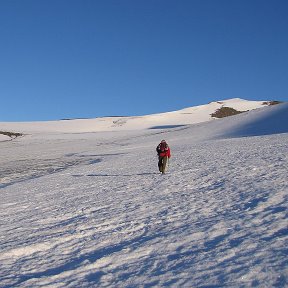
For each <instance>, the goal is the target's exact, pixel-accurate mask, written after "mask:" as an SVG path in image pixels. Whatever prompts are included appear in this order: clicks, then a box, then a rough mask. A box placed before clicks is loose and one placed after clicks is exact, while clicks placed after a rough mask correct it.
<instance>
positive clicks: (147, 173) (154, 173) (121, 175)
mask: <svg viewBox="0 0 288 288" xmlns="http://www.w3.org/2000/svg"><path fill="white" fill-rule="evenodd" d="M156 174H159V173H157V172H143V173H134V174H107V173H93V174H87V175H76V174H74V175H72V176H73V177H84V176H87V177H133V176H145V175H156Z"/></svg>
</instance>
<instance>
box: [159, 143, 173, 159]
mask: <svg viewBox="0 0 288 288" xmlns="http://www.w3.org/2000/svg"><path fill="white" fill-rule="evenodd" d="M156 151H157V153H158V156H160V157H168V158H170V157H171V151H170V148H169V146H168V144H167V143H160V144H159V145H158V146H157V148H156Z"/></svg>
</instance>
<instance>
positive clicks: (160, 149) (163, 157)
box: [156, 140, 171, 174]
mask: <svg viewBox="0 0 288 288" xmlns="http://www.w3.org/2000/svg"><path fill="white" fill-rule="evenodd" d="M156 151H157V154H158V168H159V171H160V172H161V173H162V174H165V171H166V166H167V162H168V159H169V158H170V157H171V152H170V148H169V146H168V144H167V143H166V141H165V140H162V141H161V142H160V143H159V145H158V146H157V148H156Z"/></svg>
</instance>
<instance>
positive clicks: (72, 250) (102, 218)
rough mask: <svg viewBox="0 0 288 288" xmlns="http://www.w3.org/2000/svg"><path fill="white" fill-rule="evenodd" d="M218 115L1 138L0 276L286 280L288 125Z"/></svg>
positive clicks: (130, 282) (57, 283) (12, 283)
mask: <svg viewBox="0 0 288 288" xmlns="http://www.w3.org/2000/svg"><path fill="white" fill-rule="evenodd" d="M240 116H242V115H240ZM238 119H239V118H238ZM225 121H226V122H225ZM225 121H222V120H219V122H218V120H217V121H215V122H214V121H213V123H210V124H209V125H208V124H207V123H206V124H202V125H196V126H191V127H188V126H187V127H178V128H174V129H172V128H171V129H165V130H159V131H156V130H147V131H142V132H141V133H140V132H133V133H132V132H131V133H128V134H127V133H125V134H121V133H120V134H113V133H112V134H98V133H94V134H77V135H75V134H73V135H72V134H70V135H69V134H67V135H63V137H62V138H61V137H60V136H59V135H58V134H57V135H48V136H47V135H36V136H33V137H32V136H31V137H30V138H29V137H28V136H27V137H24V138H21V139H19V140H15V141H12V142H11V141H10V142H5V143H1V148H2V149H1V150H0V159H1V173H3V171H4V173H5V175H6V176H5V177H10V178H11V179H12V178H13V177H14V176H13V175H16V176H17V177H20V178H21V177H22V178H21V182H17V181H14V180H13V179H16V178H17V177H16V178H13V179H12V180H13V181H14V182H13V181H12V180H11V183H10V184H11V185H9V186H5V187H3V188H2V189H0V194H1V203H0V219H1V226H0V287H2V288H4V287H5V288H8V287H21V288H22V287H154V286H155V287H285V286H287V285H288V283H287V276H288V275H287V244H288V243H287V240H288V229H287V211H288V210H287V197H288V196H287V192H288V183H287V168H288V153H287V151H288V144H287V143H288V134H287V133H282V134H274V133H273V134H271V135H267V136H261V137H243V138H231V139H213V137H214V136H215V135H216V136H217V137H219V135H220V134H221V133H222V135H223V134H224V133H223V131H222V132H221V131H220V128H219V127H218V128H219V129H218V130H217V129H215V127H214V126H213V125H216V124H215V123H216V122H217V123H221V125H222V128H223V126H225V125H226V124H225V123H227V120H225ZM229 121H230V120H229ZM233 121H236V120H233ZM217 125H218V124H217ZM209 127H210V128H209ZM199 131H201V132H202V133H199V134H195V133H196V132H199ZM220 132H221V133H220ZM213 135H214V136H213ZM163 138H164V139H166V140H167V141H168V143H169V144H170V146H171V149H172V158H171V161H170V165H169V168H168V173H167V174H166V175H163V176H162V175H159V174H158V173H157V158H156V155H155V147H156V145H157V144H158V141H160V140H161V139H163ZM5 155H6V158H5ZM7 155H9V156H10V157H11V160H12V161H8V160H7ZM17 159H20V160H21V161H20V163H19V162H17ZM49 169H52V170H49ZM29 170H33V172H31V173H29V172H27V171H29ZM9 171H10V172H9ZM50 172H53V173H50ZM9 173H11V175H12V176H9ZM28 174H29V175H28ZM21 175H22V176H21ZM1 177H3V176H2V174H1ZM12 182H13V183H12Z"/></svg>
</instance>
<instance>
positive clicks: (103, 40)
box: [0, 0, 288, 121]
mask: <svg viewBox="0 0 288 288" xmlns="http://www.w3.org/2000/svg"><path fill="white" fill-rule="evenodd" d="M287 15H288V1H287V0H277V1H275V0H269V1H268V0H241V1H240V0H173V1H172V0H117V1H116V0H101V1H100V0H77V1H76V0H25V1H24V0H1V1H0V105H1V109H0V121H34V120H54V119H64V118H82V117H83V118H94V117H99V116H110V115H111V116H112V115H131V116H132V115H144V114H152V113H157V112H166V111H173V110H178V109H181V108H185V107H190V106H196V105H200V104H206V103H208V102H210V101H214V100H223V99H227V98H235V97H239V98H244V99H248V100H249V99H250V100H282V101H287V100H288V33H287V31H288V17H287Z"/></svg>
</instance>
